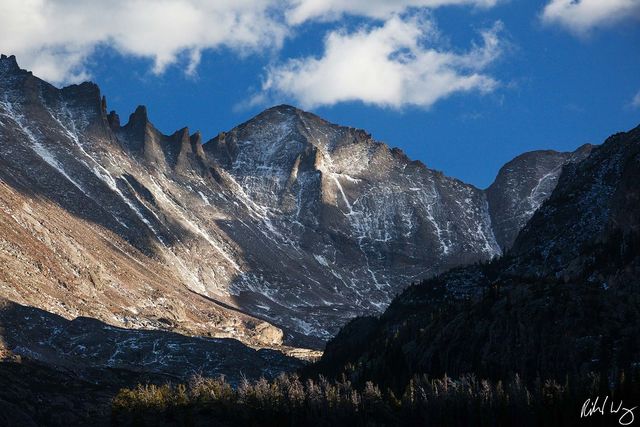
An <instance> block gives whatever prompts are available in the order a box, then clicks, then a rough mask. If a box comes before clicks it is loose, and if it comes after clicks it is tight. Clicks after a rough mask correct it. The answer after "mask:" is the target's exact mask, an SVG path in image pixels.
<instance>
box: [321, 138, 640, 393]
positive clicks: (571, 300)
mask: <svg viewBox="0 0 640 427" xmlns="http://www.w3.org/2000/svg"><path fill="white" fill-rule="evenodd" d="M639 165H640V128H636V129H634V130H631V131H629V132H627V133H620V134H616V135H614V136H612V137H610V138H609V139H608V140H607V141H606V142H605V143H604V144H603V145H601V146H598V147H595V148H593V150H592V152H591V154H590V155H589V156H588V157H587V158H585V159H584V160H582V161H580V162H577V163H573V164H570V165H567V166H565V168H564V170H563V172H562V173H561V175H560V176H559V178H558V184H557V186H556V188H555V189H554V190H553V192H552V194H551V196H550V197H549V198H548V200H546V201H545V202H544V203H543V204H542V206H541V207H540V208H539V209H538V211H537V212H536V213H535V214H534V215H533V218H532V219H531V220H530V221H529V222H528V223H527V225H526V226H525V228H524V229H523V230H522V231H521V233H520V234H519V235H518V237H517V238H516V240H515V243H514V245H513V248H512V249H511V250H510V251H508V252H507V253H506V254H505V256H504V257H503V258H501V259H500V260H494V261H492V262H489V263H485V264H479V265H473V266H467V267H460V268H456V269H453V270H451V271H449V272H447V273H445V274H443V275H440V276H438V277H436V278H433V279H429V280H426V281H424V282H422V283H421V284H419V285H416V286H412V287H410V288H408V289H407V290H406V291H404V292H403V293H402V294H401V295H399V296H398V297H397V298H396V299H394V301H393V302H392V303H391V305H390V306H389V308H388V309H387V310H386V311H385V313H384V314H383V315H382V316H381V317H380V318H362V319H358V320H357V321H354V322H351V323H350V324H349V325H347V327H345V328H344V329H343V330H342V331H341V332H340V333H339V334H338V335H337V337H336V338H334V339H333V340H332V341H330V342H329V343H328V344H327V348H326V351H325V354H324V355H323V358H322V360H321V361H320V362H319V364H318V365H317V366H315V367H314V368H313V370H316V371H320V372H322V373H323V374H324V375H338V374H339V373H342V372H346V374H347V375H348V376H349V377H351V378H352V379H354V380H355V381H365V380H372V381H376V382H378V383H381V384H387V385H390V386H392V387H396V388H398V389H403V387H404V385H406V383H407V381H408V380H409V379H410V378H411V377H412V376H413V375H416V374H422V373H426V374H428V375H430V376H435V377H437V376H438V375H442V374H444V373H447V374H450V375H453V376H455V375H458V374H462V373H466V372H474V373H475V374H477V375H479V376H489V377H495V378H502V377H504V376H505V375H509V374H511V373H514V372H515V373H519V374H520V375H522V376H523V377H524V378H526V379H527V380H534V379H535V378H536V376H539V375H543V376H545V377H555V378H560V379H561V378H565V377H566V376H574V375H576V376H581V375H584V374H586V373H587V372H603V373H606V374H607V375H616V373H618V372H620V371H624V370H628V369H632V368H634V367H637V364H638V361H639V360H640V345H639V343H638V340H637V336H638V333H639V332H640V323H639V322H638V319H639V318H640V312H639V311H638V307H640V305H639V304H638V302H639V301H640V293H639V291H638V290H639V288H638V285H639V284H640V282H639V280H638V277H640V232H639V231H640V228H638V223H639V222H638V218H639V216H638V215H639V212H640V204H639V203H638V191H637V185H634V184H631V182H637V180H638V178H639V177H640V167H639Z"/></svg>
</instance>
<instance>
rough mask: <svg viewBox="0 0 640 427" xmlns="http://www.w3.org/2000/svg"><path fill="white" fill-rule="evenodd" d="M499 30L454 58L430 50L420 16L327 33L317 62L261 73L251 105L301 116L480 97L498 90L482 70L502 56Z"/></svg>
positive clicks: (431, 30)
mask: <svg viewBox="0 0 640 427" xmlns="http://www.w3.org/2000/svg"><path fill="white" fill-rule="evenodd" d="M501 29H502V24H501V23H499V22H498V23H496V24H495V25H494V26H493V27H492V28H490V29H487V30H485V31H483V32H482V33H481V38H482V43H481V44H474V45H473V46H472V47H471V48H470V49H469V50H468V51H465V52H462V53H456V52H451V51H445V50H440V49H438V48H437V47H436V46H435V44H436V40H437V39H438V33H437V29H436V27H435V24H434V23H433V21H431V20H430V19H429V18H428V17H425V16H424V15H419V16H416V15H414V16H409V17H400V16H398V15H395V16H393V17H391V18H390V19H388V20H386V21H385V22H384V23H383V24H382V25H379V26H371V27H365V28H360V29H358V30H356V31H354V32H346V31H343V30H336V31H332V32H330V33H329V34H328V35H327V36H326V38H325V41H324V52H323V54H322V55H321V56H320V57H313V56H310V57H304V58H295V59H290V60H288V61H286V62H285V63H283V64H279V65H276V66H273V67H271V68H269V69H268V71H267V77H266V79H265V81H264V84H263V87H262V90H263V91H262V93H261V94H259V95H258V97H257V99H264V98H265V97H266V98H269V97H285V98H289V99H293V100H295V101H296V102H297V103H299V104H300V105H302V106H303V107H304V108H313V107H317V106H323V105H333V104H336V103H340V102H349V101H360V102H363V103H365V104H372V105H377V106H383V107H391V108H402V107H404V106H408V105H412V106H419V107H424V108H429V107H431V106H432V105H433V104H434V103H436V102H437V101H438V100H440V99H443V98H446V97H449V96H451V95H453V94H455V93H460V92H471V91H475V92H479V93H487V92H490V91H492V90H494V89H495V88H496V86H498V82H497V81H496V80H495V79H494V78H493V77H491V76H490V75H488V74H487V73H486V72H485V70H486V69H487V67H489V66H490V65H491V64H492V63H494V62H495V60H496V59H497V58H498V57H499V56H500V54H501V53H502V43H501V41H500V39H499V33H500V31H501Z"/></svg>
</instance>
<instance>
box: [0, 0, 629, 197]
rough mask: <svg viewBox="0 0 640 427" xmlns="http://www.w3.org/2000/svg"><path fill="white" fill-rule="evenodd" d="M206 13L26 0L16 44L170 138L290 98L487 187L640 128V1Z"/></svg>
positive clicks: (36, 62)
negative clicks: (500, 175)
mask: <svg viewBox="0 0 640 427" xmlns="http://www.w3.org/2000/svg"><path fill="white" fill-rule="evenodd" d="M119 1H120V0H118V1H116V3H118V2H119ZM122 1H123V0H122ZM45 3H46V4H47V5H46V6H47V7H45V6H44V5H45ZM219 3H220V4H222V3H221V2H219ZM204 4H205V2H198V1H196V0H176V1H173V2H170V1H159V2H151V1H149V0H138V1H135V2H124V3H123V4H122V5H120V6H121V7H117V6H118V5H115V6H116V7H113V6H114V5H112V8H106V9H104V10H102V9H100V8H101V7H102V6H96V5H89V6H86V5H85V6H78V5H77V4H73V2H69V1H65V0H57V1H52V0H49V1H43V2H23V1H12V0H10V1H7V2H3V4H2V5H0V51H2V52H3V53H7V54H16V55H17V57H18V61H19V63H20V65H22V66H23V67H26V68H29V69H32V70H33V71H34V73H36V74H37V75H41V76H42V77H44V78H47V79H48V80H50V81H52V82H53V83H55V84H57V85H64V84H67V83H70V82H75V81H79V80H84V79H87V78H89V79H91V80H93V81H95V82H96V83H98V84H99V85H100V87H101V88H102V91H103V93H104V94H105V95H106V96H107V101H108V103H109V108H110V109H115V110H116V111H118V113H119V114H120V116H121V119H122V120H123V122H124V121H126V119H127V117H128V115H129V114H130V113H131V112H132V111H133V110H134V109H135V107H136V105H138V104H145V105H147V106H148V109H149V112H150V116H151V120H152V121H153V122H154V123H155V124H156V126H157V127H158V128H159V129H160V130H162V131H163V132H165V133H170V132H173V131H174V130H175V129H178V128H180V127H183V126H188V127H189V128H190V129H191V130H201V131H202V132H203V134H204V136H205V138H206V139H208V138H211V137H213V136H215V135H216V134H217V133H218V132H220V131H225V130H229V129H230V128H232V127H233V126H235V125H237V124H239V123H241V122H243V121H245V120H247V119H249V118H250V117H252V116H253V115H255V114H257V113H259V112H260V111H261V110H263V109H264V108H267V107H269V106H271V105H274V104H279V103H288V104H292V105H296V106H300V107H302V108H304V109H307V110H310V111H313V112H315V113H317V114H318V115H320V116H322V117H324V118H326V119H328V120H330V121H332V122H335V123H339V124H343V125H348V126H353V127H358V128H364V129H366V130H367V131H369V132H370V133H371V134H372V135H373V136H374V137H375V138H376V139H378V140H381V141H384V142H386V143H387V144H389V145H390V146H397V147H400V148H402V149H403V150H404V151H405V152H406V153H407V154H408V155H409V156H410V157H412V158H414V159H419V160H422V161H423V162H424V163H425V164H427V165H428V166H429V167H432V168H435V169H438V170H442V171H444V172H445V173H446V174H447V175H450V176H455V177H457V178H460V179H462V180H463V181H466V182H470V183H472V184H475V185H477V186H478V187H486V186H487V185H488V184H490V183H491V181H492V180H493V178H494V177H495V174H496V172H497V170H498V169H499V167H500V166H501V165H502V164H504V163H505V162H507V161H508V160H510V159H511V158H513V157H515V156H516V155H518V154H520V153H522V152H524V151H529V150H535V149H546V148H551V149H556V150H573V149H575V148H576V147H578V146H579V145H581V144H583V143H586V142H590V143H600V142H602V140H603V139H604V138H605V137H607V136H608V135H610V134H612V133H614V132H617V131H622V130H628V129H630V128H632V127H635V126H637V125H638V124H640V25H639V24H640V20H638V18H639V17H640V1H638V0H582V1H579V2H571V1H570V0H548V1H523V0H502V1H500V0H397V1H390V0H370V1H368V2H365V1H352V2H341V1H335V0H334V1H328V0H325V1H320V0H273V1H262V2H258V1H252V0H240V1H238V2H233V4H229V5H220V4H218V5H211V4H209V5H204ZM136 7H140V9H135V8H136ZM127 8H133V9H131V10H128V9H127ZM112 9H113V10H112ZM114 10H116V11H117V10H120V12H114ZM117 13H126V15H117ZM25 19H26V20H27V21H29V22H30V21H35V22H39V24H38V26H37V27H35V26H33V27H31V26H29V25H24V22H25ZM3 20H4V21H5V22H2V21H3ZM42 22H46V25H45V26H44V29H42V27H43V25H42ZM2 28H4V30H3V29H2ZM3 31H4V33H3ZM634 98H635V102H634Z"/></svg>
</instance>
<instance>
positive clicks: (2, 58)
mask: <svg viewBox="0 0 640 427" xmlns="http://www.w3.org/2000/svg"><path fill="white" fill-rule="evenodd" d="M10 71H13V72H15V71H20V67H19V66H18V61H17V60H16V57H15V55H10V56H7V55H5V54H2V55H0V72H10Z"/></svg>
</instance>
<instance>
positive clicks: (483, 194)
mask: <svg viewBox="0 0 640 427" xmlns="http://www.w3.org/2000/svg"><path fill="white" fill-rule="evenodd" d="M0 93H1V94H2V95H1V99H0V177H1V179H2V181H1V185H0V203H1V207H2V210H1V214H0V229H2V237H1V240H0V260H2V269H0V275H1V276H0V284H1V286H0V296H2V297H4V298H6V299H8V300H10V301H14V302H16V303H19V304H23V305H29V306H33V307H37V308H40V309H43V310H46V311H48V312H50V313H52V314H56V315H60V316H63V317H64V318H67V319H73V318H75V317H78V316H85V317H91V318H95V319H98V320H101V321H103V322H106V323H107V324H110V325H113V326H117V327H125V328H144V329H159V330H170V331H174V332H179V333H182V334H186V335H205V336H211V337H233V338H237V339H239V340H241V341H242V342H244V343H246V344H248V345H250V346H257V347H261V346H262V347H264V346H267V347H268V346H281V345H282V344H283V342H284V343H286V344H290V345H295V346H311V347H316V348H320V347H321V346H322V345H323V343H324V341H326V340H327V339H329V338H330V337H331V336H332V335H333V334H334V333H335V332H336V331H337V330H338V329H339V327H340V326H341V325H342V324H344V323H345V322H346V321H348V320H349V319H350V318H352V317H354V316H357V315H363V314H372V313H380V312H381V311H382V310H384V308H385V307H386V306H387V304H388V303H389V302H390V301H391V299H392V297H393V296H394V295H395V294H397V293H399V292H401V291H402V290H403V289H404V288H405V287H406V286H407V285H408V284H409V283H410V282H412V281H417V280H420V279H422V278H425V277H430V276H432V275H434V274H437V273H441V272H443V271H445V270H447V269H449V268H451V267H454V266H457V265H462V264H466V263H471V262H475V261H482V260H489V259H491V258H493V257H495V256H498V255H500V254H501V253H502V249H501V246H502V247H504V248H506V247H508V246H509V241H510V239H512V238H513V236H515V235H516V234H517V233H518V231H519V230H520V228H521V227H522V226H523V225H524V223H525V222H526V220H527V219H528V218H529V217H530V216H531V215H532V214H533V212H534V211H535V208H537V206H538V205H539V203H541V201H542V200H543V199H544V198H545V197H546V196H547V195H548V193H549V192H550V191H551V189H552V187H553V186H554V185H555V182H556V177H557V175H558V174H559V173H560V170H561V169H562V166H563V165H564V164H565V163H567V162H570V161H571V160H572V159H577V158H579V157H580V156H581V155H582V154H580V153H583V152H586V151H588V149H587V148H584V149H581V150H579V151H578V152H577V153H552V152H534V153H529V154H527V155H526V157H527V159H528V160H526V161H524V162H520V161H518V160H516V161H514V162H515V163H513V164H511V166H509V169H508V170H506V171H505V170H504V169H503V171H501V175H500V176H499V178H498V180H497V181H496V183H495V184H494V185H492V186H491V187H490V188H489V190H487V191H483V190H480V189H477V188H475V187H473V186H471V185H468V184H465V183H463V182H461V181H459V180H456V179H453V178H449V177H447V176H445V175H443V174H442V173H440V172H437V171H434V170H431V169H429V168H427V167H426V166H424V165H423V164H422V163H420V162H417V161H411V160H410V159H409V158H407V157H406V156H405V155H404V154H403V153H402V152H401V151H400V150H398V149H395V148H393V149H392V148H389V147H388V146H387V145H385V144H383V143H380V142H376V141H375V140H373V139H372V138H371V136H370V135H369V134H367V133H366V132H364V131H362V130H358V129H353V128H348V127H343V126H338V125H334V124H331V123H329V122H327V121H325V120H323V119H321V118H319V117H317V116H315V115H313V114H311V113H307V112H303V111H301V110H298V109H296V108H293V107H290V106H278V107H274V108H271V109H268V110H266V111H264V112H263V113H261V114H259V115H258V116H256V117H255V118H253V119H251V120H249V121H248V122H246V123H244V124H242V125H240V126H238V127H236V128H234V129H232V130H230V131H229V132H224V133H221V134H219V135H218V136H217V137H215V138H213V139H212V140H211V141H209V142H207V143H203V140H202V136H201V135H200V133H198V132H195V133H191V132H190V131H189V130H188V129H186V128H183V129H180V130H178V131H176V132H174V133H173V134H171V135H163V134H162V133H161V132H160V131H158V130H157V129H156V128H155V127H154V126H153V124H152V123H151V121H150V120H149V117H148V113H147V110H146V108H145V107H142V106H141V107H138V108H137V109H136V111H135V112H134V113H133V114H131V116H130V117H129V119H128V121H127V122H126V123H125V124H122V123H121V120H120V118H119V116H118V114H117V113H115V112H113V111H111V112H108V110H107V103H106V100H105V99H104V97H101V95H100V91H99V88H98V87H97V86H96V85H94V84H91V83H83V84H81V85H72V86H69V87H66V88H63V89H57V88H55V87H53V86H51V85H49V84H48V83H46V82H44V81H42V80H40V79H38V78H37V77H35V76H33V75H32V74H31V73H30V72H28V71H25V70H22V69H20V68H19V67H18V65H17V62H16V60H15V57H12V56H11V57H6V56H2V59H0ZM506 200H508V201H513V202H514V203H515V204H514V205H513V206H510V207H509V208H508V209H506V208H503V206H504V204H505V203H506V202H505V201H506ZM519 200H522V202H520V201H519ZM503 214H507V215H511V216H513V217H514V218H517V220H509V219H508V218H504V217H503V216H501V215H503Z"/></svg>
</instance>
